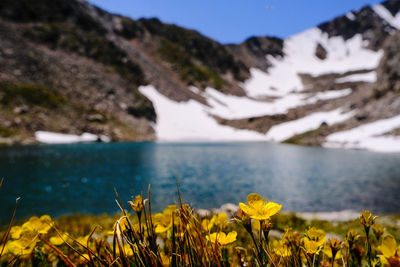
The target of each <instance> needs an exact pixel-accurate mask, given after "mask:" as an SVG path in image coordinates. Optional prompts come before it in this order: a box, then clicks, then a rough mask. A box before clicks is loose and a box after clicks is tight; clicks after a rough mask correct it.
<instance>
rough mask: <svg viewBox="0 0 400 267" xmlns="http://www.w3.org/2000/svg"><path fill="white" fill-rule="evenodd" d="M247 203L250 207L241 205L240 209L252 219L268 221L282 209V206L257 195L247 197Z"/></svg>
mask: <svg viewBox="0 0 400 267" xmlns="http://www.w3.org/2000/svg"><path fill="white" fill-rule="evenodd" d="M247 203H248V205H246V204H244V203H239V207H240V209H241V210H242V211H243V212H244V213H246V214H248V215H249V216H250V218H253V219H256V220H266V219H268V218H270V217H271V216H273V215H275V214H276V213H278V212H279V211H280V210H281V208H282V205H279V204H277V203H274V202H267V200H266V199H264V198H262V197H261V196H260V195H259V194H256V193H252V194H249V195H248V196H247Z"/></svg>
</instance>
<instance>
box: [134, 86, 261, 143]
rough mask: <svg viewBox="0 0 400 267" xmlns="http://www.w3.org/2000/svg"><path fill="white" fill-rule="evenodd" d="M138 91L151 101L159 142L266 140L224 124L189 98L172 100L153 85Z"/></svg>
mask: <svg viewBox="0 0 400 267" xmlns="http://www.w3.org/2000/svg"><path fill="white" fill-rule="evenodd" d="M139 91H140V92H141V93H142V94H143V95H145V96H146V97H147V98H148V99H150V100H151V101H152V102H153V105H154V108H155V110H156V114H157V123H156V124H155V125H154V128H155V131H156V134H157V138H158V140H160V141H263V140H264V141H265V140H266V138H265V136H264V135H262V134H259V133H256V132H252V131H248V130H236V129H233V128H231V127H228V126H223V125H220V124H218V123H217V121H216V120H215V119H214V118H213V117H211V116H210V115H209V114H208V113H207V110H208V109H209V108H208V107H207V106H205V105H203V104H201V103H199V102H197V101H194V100H189V101H187V102H175V101H173V100H171V99H169V98H167V97H166V96H164V95H162V94H160V93H159V92H158V91H157V90H156V89H155V88H154V87H153V86H152V85H148V86H140V87H139Z"/></svg>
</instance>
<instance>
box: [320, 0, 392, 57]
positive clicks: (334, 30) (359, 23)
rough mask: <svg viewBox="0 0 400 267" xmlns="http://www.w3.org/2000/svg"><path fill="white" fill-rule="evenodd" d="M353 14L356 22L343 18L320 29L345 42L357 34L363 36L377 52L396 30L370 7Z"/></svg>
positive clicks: (324, 24)
mask: <svg viewBox="0 0 400 267" xmlns="http://www.w3.org/2000/svg"><path fill="white" fill-rule="evenodd" d="M353 14H354V17H355V18H354V20H351V19H349V18H348V17H347V16H341V17H338V18H336V19H334V20H332V21H329V22H326V23H323V24H321V25H319V26H318V27H319V28H320V29H321V30H322V31H324V32H326V33H328V35H329V37H333V36H342V37H343V39H344V40H348V39H350V38H352V37H354V36H355V35H356V34H361V35H362V37H363V40H367V41H369V47H368V48H370V49H372V50H375V51H376V50H379V49H380V48H381V47H382V45H383V43H384V41H385V39H386V38H387V37H388V36H389V35H390V33H391V32H393V30H394V28H393V27H392V26H390V25H389V24H388V23H387V22H386V21H384V20H383V19H382V18H380V17H379V16H378V15H377V14H376V13H375V12H374V11H373V10H372V8H371V7H369V6H366V7H363V8H362V9H360V10H358V11H354V12H353Z"/></svg>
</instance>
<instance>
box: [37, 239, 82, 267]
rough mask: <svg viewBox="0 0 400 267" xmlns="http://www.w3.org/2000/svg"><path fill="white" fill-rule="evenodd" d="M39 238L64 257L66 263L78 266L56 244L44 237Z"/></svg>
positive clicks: (73, 266)
mask: <svg viewBox="0 0 400 267" xmlns="http://www.w3.org/2000/svg"><path fill="white" fill-rule="evenodd" d="M39 239H40V240H41V241H43V242H44V243H45V244H46V245H48V246H49V247H51V249H53V250H54V251H55V252H56V253H57V254H58V255H59V256H60V257H61V258H62V259H63V261H64V262H65V264H67V265H68V266H69V267H76V265H75V264H74V263H73V262H72V261H71V260H70V259H68V257H67V256H66V255H65V254H64V253H63V252H62V251H61V250H60V249H58V248H57V247H56V246H54V245H53V244H51V243H50V242H49V241H47V240H46V239H44V238H40V237H39Z"/></svg>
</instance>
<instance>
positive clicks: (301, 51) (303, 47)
mask: <svg viewBox="0 0 400 267" xmlns="http://www.w3.org/2000/svg"><path fill="white" fill-rule="evenodd" d="M318 44H321V45H322V46H323V47H324V49H325V50H326V52H327V58H326V59H324V60H321V59H319V58H318V57H317V56H316V55H315V51H316V48H317V46H318ZM366 45H367V43H365V41H363V40H362V37H361V35H359V34H357V35H355V36H354V37H353V38H351V39H349V40H347V41H345V40H344V39H343V38H342V37H340V36H339V37H332V38H328V34H327V33H323V32H322V31H321V30H320V29H318V28H312V29H310V30H307V31H305V32H302V33H300V34H297V35H294V36H293V37H291V38H288V39H286V40H285V42H284V48H283V52H284V54H285V56H284V57H283V58H282V57H272V56H267V60H268V61H269V62H270V63H271V64H272V67H270V68H269V69H268V74H265V73H262V72H260V71H256V70H254V69H252V70H251V78H250V79H249V80H247V81H246V82H245V83H244V85H243V86H244V89H245V91H246V93H247V95H248V96H250V97H255V98H259V97H266V96H284V95H286V94H288V93H290V92H299V91H302V90H303V89H304V88H303V85H302V82H301V79H300V77H299V76H298V74H299V73H307V74H311V75H314V76H318V75H322V74H327V73H345V72H348V71H352V70H361V69H374V68H376V67H377V66H378V64H379V61H380V59H381V58H382V56H383V51H382V50H380V51H378V52H374V51H372V50H369V49H366V48H365V46H366Z"/></svg>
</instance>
